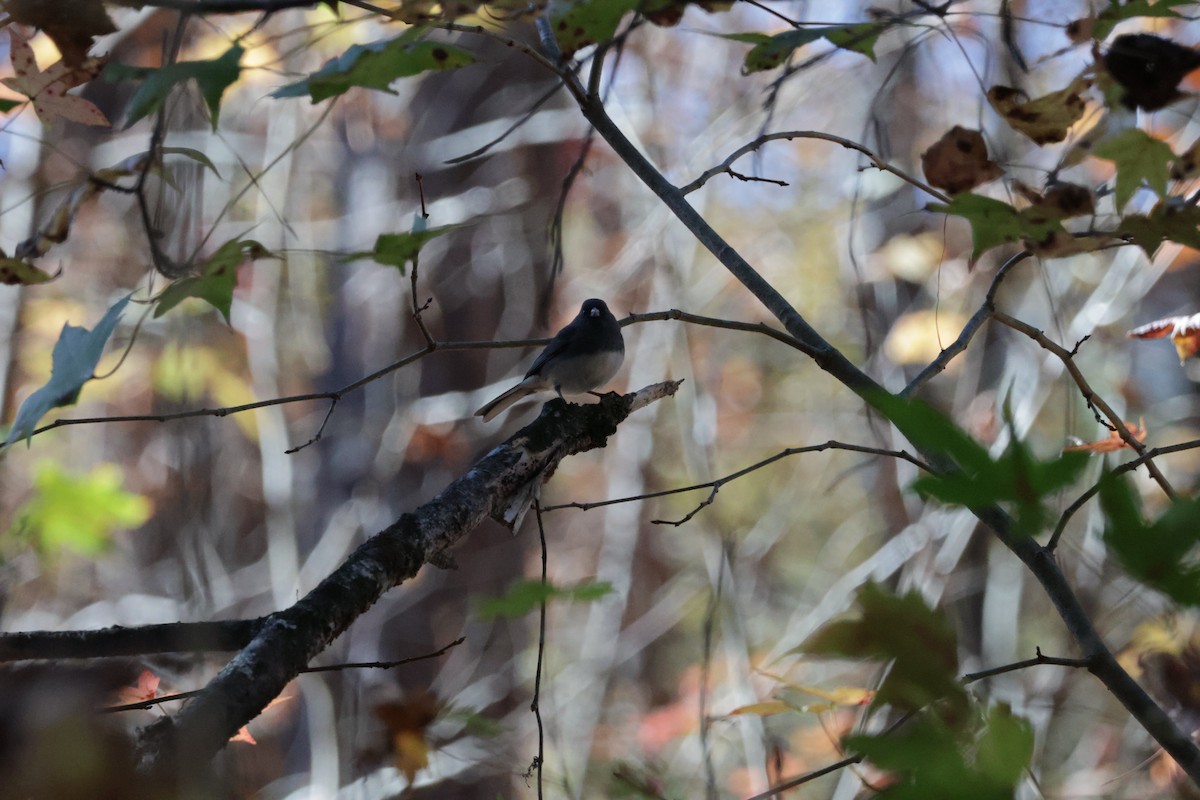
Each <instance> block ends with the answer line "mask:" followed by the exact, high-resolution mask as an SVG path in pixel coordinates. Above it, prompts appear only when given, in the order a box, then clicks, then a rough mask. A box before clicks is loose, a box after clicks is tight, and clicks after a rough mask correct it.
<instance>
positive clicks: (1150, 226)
mask: <svg viewBox="0 0 1200 800" xmlns="http://www.w3.org/2000/svg"><path fill="white" fill-rule="evenodd" d="M1114 234H1115V235H1116V236H1120V237H1122V238H1127V239H1130V240H1132V241H1133V242H1134V243H1135V244H1136V245H1137V246H1138V247H1140V248H1142V249H1143V250H1145V251H1146V255H1148V256H1153V255H1154V252H1155V251H1156V250H1158V248H1159V246H1160V245H1161V244H1162V243H1163V242H1164V241H1170V242H1178V243H1179V244H1182V245H1186V246H1187V247H1191V248H1194V249H1198V250H1200V208H1197V207H1196V206H1194V205H1191V204H1188V203H1179V202H1172V201H1171V200H1167V201H1165V202H1162V203H1158V204H1157V205H1155V206H1154V209H1153V210H1152V211H1151V212H1150V214H1149V215H1143V214H1127V215H1126V216H1125V217H1124V218H1123V219H1122V220H1121V223H1120V225H1118V226H1117V230H1116V231H1114Z"/></svg>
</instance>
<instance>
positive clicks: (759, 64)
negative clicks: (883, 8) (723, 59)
mask: <svg viewBox="0 0 1200 800" xmlns="http://www.w3.org/2000/svg"><path fill="white" fill-rule="evenodd" d="M881 33H883V27H882V26H881V25H879V24H878V23H874V22H860V23H858V24H855V25H830V26H826V27H820V28H798V29H796V30H792V31H784V32H783V33H779V34H776V35H774V36H770V35H768V34H765V33H731V34H725V35H724V37H723V38H726V39H732V40H734V41H737V42H746V43H747V44H752V45H754V47H752V48H751V49H750V52H749V53H747V54H746V63H745V69H746V71H747V72H761V71H763V70H768V69H775V68H776V67H779V66H782V65H783V63H784V62H785V61H787V60H788V59H789V58H790V57H791V55H792V53H793V52H794V51H796V50H797V49H799V48H801V47H804V46H805V45H807V44H811V43H813V42H815V41H817V40H818V39H825V40H827V41H828V42H829V43H830V44H832V45H833V46H834V47H839V48H841V49H843V50H851V51H853V52H855V53H861V54H862V55H864V56H866V57H867V58H869V59H871V60H872V61H874V60H875V43H876V42H877V41H878V40H879V34H881Z"/></svg>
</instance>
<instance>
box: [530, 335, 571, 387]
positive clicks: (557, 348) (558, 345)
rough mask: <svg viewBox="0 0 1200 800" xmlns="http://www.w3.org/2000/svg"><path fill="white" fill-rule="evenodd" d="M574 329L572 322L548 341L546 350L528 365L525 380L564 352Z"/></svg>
mask: <svg viewBox="0 0 1200 800" xmlns="http://www.w3.org/2000/svg"><path fill="white" fill-rule="evenodd" d="M575 327H576V326H575V323H574V322H572V323H571V324H570V325H568V326H567V327H565V328H563V329H562V330H561V331H559V332H558V335H556V336H555V337H554V338H553V339H551V340H550V344H548V345H546V349H545V350H543V351H542V352H540V353H538V357H537V358H535V359H534V360H533V363H532V364H530V365H529V371H528V372H526V373H525V377H526V378H528V377H529V376H530V375H537V374H539V373H540V372H541V371H542V367H544V366H546V362H547V361H549V360H550V359H552V358H557V357H558V356H559V355H561V354H562V352H563V351H564V350H566V349H567V344H568V343H569V342H570V341H571V338H572V337H573V336H574V335H575Z"/></svg>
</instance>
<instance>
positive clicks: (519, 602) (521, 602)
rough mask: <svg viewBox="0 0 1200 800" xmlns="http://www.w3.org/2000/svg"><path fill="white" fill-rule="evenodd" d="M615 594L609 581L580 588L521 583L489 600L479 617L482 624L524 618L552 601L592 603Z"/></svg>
mask: <svg viewBox="0 0 1200 800" xmlns="http://www.w3.org/2000/svg"><path fill="white" fill-rule="evenodd" d="M612 591H613V587H612V584H611V583H609V582H608V581H592V582H589V583H581V584H578V585H576V586H555V585H553V584H551V583H542V582H541V581H518V582H517V583H516V584H514V585H513V586H512V588H511V589H509V590H508V591H507V592H505V593H504V594H503V595H502V596H500V597H493V598H490V599H488V600H485V601H484V602H483V603H481V604H480V606H479V611H478V616H479V618H480V619H482V620H485V621H486V620H490V619H495V618H496V617H523V616H525V615H526V614H528V613H529V612H530V611H533V610H534V609H535V608H538V607H539V606H541V604H542V603H548V602H550V601H551V600H569V601H572V602H591V601H593V600H599V599H600V598H602V597H604V596H605V595H608V594H611V593H612Z"/></svg>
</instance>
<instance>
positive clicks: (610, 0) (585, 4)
mask: <svg viewBox="0 0 1200 800" xmlns="http://www.w3.org/2000/svg"><path fill="white" fill-rule="evenodd" d="M637 6H638V3H637V0H577V2H572V3H556V4H554V5H552V6H551V7H550V14H549V22H550V29H551V30H552V31H554V39H555V41H557V42H558V47H559V49H560V50H562V54H563V56H564V57H566V58H569V57H571V56H572V55H574V54H575V51H576V50H579V49H580V48H583V47H587V46H588V45H592V44H597V43H598V42H607V41H608V40H609V39H611V38H612V37H613V34H614V33H616V31H617V25H619V24H620V23H621V18H622V17H624V16H625V15H626V14H627V13H629V12H630V11H633V10H634V9H635V8H637Z"/></svg>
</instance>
